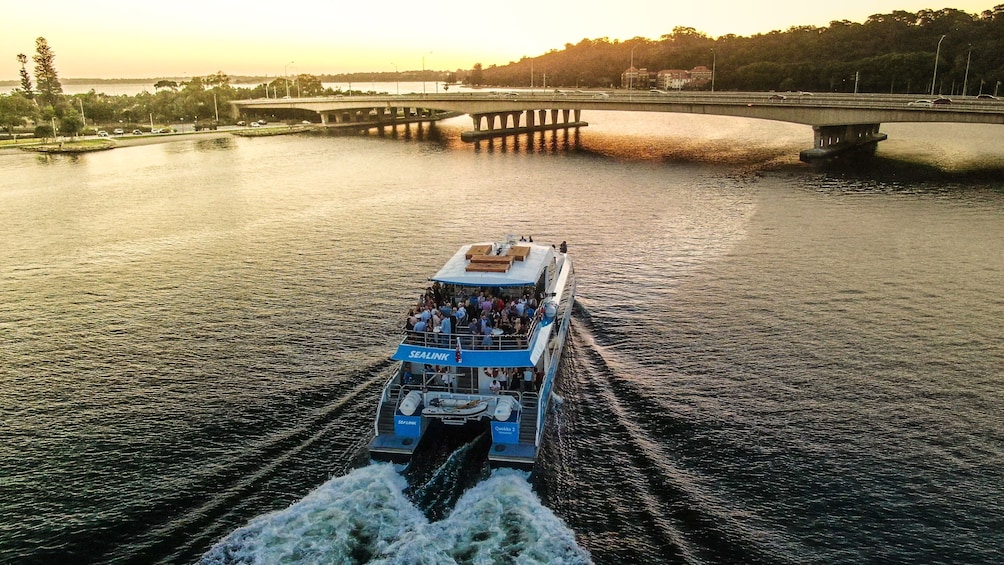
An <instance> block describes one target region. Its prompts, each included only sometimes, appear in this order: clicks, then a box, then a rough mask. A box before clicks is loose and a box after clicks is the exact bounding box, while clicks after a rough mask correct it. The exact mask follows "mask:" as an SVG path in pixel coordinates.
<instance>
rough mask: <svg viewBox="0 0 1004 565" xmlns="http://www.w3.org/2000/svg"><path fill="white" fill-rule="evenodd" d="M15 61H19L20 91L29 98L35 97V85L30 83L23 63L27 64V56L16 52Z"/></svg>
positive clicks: (29, 76)
mask: <svg viewBox="0 0 1004 565" xmlns="http://www.w3.org/2000/svg"><path fill="white" fill-rule="evenodd" d="M17 62H18V63H21V92H23V93H24V96H25V97H26V98H28V99H29V100H31V99H33V98H35V87H34V86H33V85H32V84H31V75H29V74H28V69H27V68H26V67H25V65H27V64H28V56H27V55H25V54H24V53H18V54H17Z"/></svg>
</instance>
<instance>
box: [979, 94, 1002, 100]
mask: <svg viewBox="0 0 1004 565" xmlns="http://www.w3.org/2000/svg"><path fill="white" fill-rule="evenodd" d="M976 98H977V99H978V100H997V97H996V96H994V95H993V94H977V95H976Z"/></svg>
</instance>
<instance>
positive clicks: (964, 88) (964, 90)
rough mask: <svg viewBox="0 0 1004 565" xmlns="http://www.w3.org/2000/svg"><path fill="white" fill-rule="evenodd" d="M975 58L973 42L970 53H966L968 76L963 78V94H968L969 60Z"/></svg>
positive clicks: (970, 45)
mask: <svg viewBox="0 0 1004 565" xmlns="http://www.w3.org/2000/svg"><path fill="white" fill-rule="evenodd" d="M972 58H973V44H972V43H970V44H969V54H968V55H966V78H964V79H962V95H963V96H965V95H966V87H967V86H968V85H969V61H970V60H971V59H972Z"/></svg>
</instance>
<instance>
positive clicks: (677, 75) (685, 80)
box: [655, 69, 690, 90]
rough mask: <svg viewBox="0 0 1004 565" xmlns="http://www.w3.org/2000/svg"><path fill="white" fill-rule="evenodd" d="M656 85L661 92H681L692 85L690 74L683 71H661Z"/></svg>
mask: <svg viewBox="0 0 1004 565" xmlns="http://www.w3.org/2000/svg"><path fill="white" fill-rule="evenodd" d="M655 83H656V88H658V89H660V90H680V89H682V88H683V87H684V86H686V85H688V84H690V73H689V72H688V71H685V70H683V69H668V70H665V71H659V73H658V74H657V75H656V79H655Z"/></svg>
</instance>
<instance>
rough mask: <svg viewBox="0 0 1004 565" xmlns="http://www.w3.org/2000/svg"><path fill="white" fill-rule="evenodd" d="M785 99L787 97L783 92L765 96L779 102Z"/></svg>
mask: <svg viewBox="0 0 1004 565" xmlns="http://www.w3.org/2000/svg"><path fill="white" fill-rule="evenodd" d="M786 99H787V97H786V96H785V95H784V94H771V95H770V96H768V97H767V100H771V101H773V102H780V101H782V100H786Z"/></svg>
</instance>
